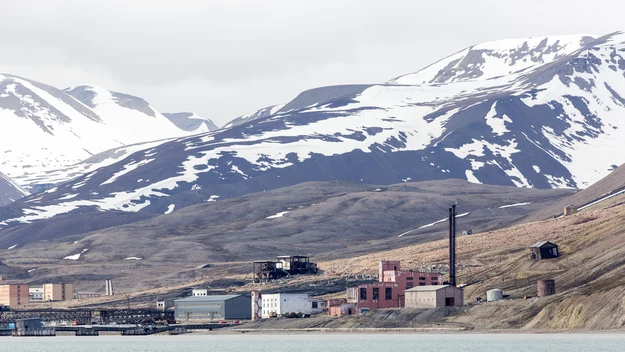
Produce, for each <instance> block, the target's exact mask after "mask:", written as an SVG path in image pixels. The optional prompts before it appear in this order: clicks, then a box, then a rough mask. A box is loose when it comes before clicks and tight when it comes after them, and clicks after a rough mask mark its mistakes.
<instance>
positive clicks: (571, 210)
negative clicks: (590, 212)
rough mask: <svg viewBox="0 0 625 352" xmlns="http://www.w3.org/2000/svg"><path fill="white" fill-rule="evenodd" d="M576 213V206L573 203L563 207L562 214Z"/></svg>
mask: <svg viewBox="0 0 625 352" xmlns="http://www.w3.org/2000/svg"><path fill="white" fill-rule="evenodd" d="M575 213H577V207H576V206H574V205H567V206H566V207H564V216H569V215H573V214H575Z"/></svg>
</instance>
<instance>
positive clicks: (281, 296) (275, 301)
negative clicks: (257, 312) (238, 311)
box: [261, 293, 323, 318]
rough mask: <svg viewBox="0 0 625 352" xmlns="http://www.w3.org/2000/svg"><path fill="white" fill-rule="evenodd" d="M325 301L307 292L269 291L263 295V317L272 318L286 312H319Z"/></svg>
mask: <svg viewBox="0 0 625 352" xmlns="http://www.w3.org/2000/svg"><path fill="white" fill-rule="evenodd" d="M322 303H323V302H322V301H320V300H316V299H312V298H310V296H309V295H308V294H307V293H269V294H266V293H265V294H262V296H261V317H262V318H271V317H273V316H282V315H283V314H285V313H302V314H319V313H321V312H322V311H323V304H322Z"/></svg>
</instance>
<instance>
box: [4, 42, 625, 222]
mask: <svg viewBox="0 0 625 352" xmlns="http://www.w3.org/2000/svg"><path fill="white" fill-rule="evenodd" d="M624 55H625V35H623V34H621V33H614V34H610V35H606V36H603V37H596V36H590V35H579V36H564V37H545V38H530V39H519V40H506V41H498V42H492V43H485V44H481V45H477V46H473V47H470V48H467V49H465V50H463V51H461V52H458V53H456V54H454V55H452V56H450V57H448V58H446V59H443V60H441V61H439V62H438V63H435V64H433V65H431V66H429V67H427V68H425V69H423V70H421V71H418V72H416V73H413V74H408V75H404V76H401V77H398V78H395V79H393V80H391V81H389V82H387V83H384V84H372V85H345V86H334V87H323V88H317V89H312V90H309V91H306V92H303V93H301V94H300V95H299V96H298V97H296V98H295V99H294V100H292V101H291V102H289V103H288V104H286V105H285V106H284V107H281V108H280V109H278V110H277V111H274V112H273V113H269V114H267V115H266V116H265V117H261V118H257V119H252V120H249V121H247V122H244V123H242V124H239V125H237V126H234V127H231V128H228V129H222V130H219V131H216V132H212V133H207V134H200V135H196V136H190V137H184V138H179V139H176V140H172V141H170V142H167V143H164V144H161V145H158V146H156V147H153V148H150V149H147V150H141V151H138V152H136V153H134V154H132V155H130V156H129V157H127V158H126V159H124V160H123V161H120V162H117V163H115V164H112V165H109V166H107V167H104V168H102V169H99V170H96V171H94V172H90V173H88V174H87V175H84V176H82V177H79V178H78V179H76V180H75V181H74V182H72V183H69V184H65V185H62V186H60V187H58V188H57V189H53V190H50V191H48V192H47V193H45V194H43V195H37V196H32V197H30V198H25V199H23V200H20V201H18V202H16V203H14V204H13V206H12V207H11V209H12V211H11V212H7V211H5V212H4V213H6V214H8V215H6V216H4V217H2V218H0V227H1V226H3V225H2V221H4V224H5V225H4V226H8V225H10V224H11V223H16V222H27V221H34V220H37V219H41V218H45V217H50V216H53V215H54V214H59V213H68V212H72V211H88V210H96V209H100V210H107V209H117V210H126V211H142V212H153V213H163V212H170V211H172V210H174V209H179V208H180V207H183V206H187V205H189V204H193V203H198V202H202V201H211V200H218V199H223V198H226V197H232V196H237V195H242V194H246V193H250V192H259V191H263V190H268V189H275V188H279V187H284V186H288V185H293V184H297V183H300V182H304V181H326V180H335V179H343V180H350V181H355V182H363V183H370V184H392V183H397V182H400V181H411V180H412V181H420V180H436V179H449V178H461V179H467V180H469V181H471V182H479V183H487V184H497V185H516V186H519V187H535V188H575V187H577V188H584V187H586V186H588V185H590V184H592V183H593V182H595V181H597V180H599V179H601V178H602V177H603V176H605V175H606V174H607V173H608V172H609V171H610V170H611V169H613V168H615V167H616V165H620V164H622V163H623V162H625V154H623V153H622V152H621V150H622V148H623V147H624V146H625V142H624V141H625V118H623V116H625V98H624V97H625V58H624V57H625V56H624ZM9 213H10V214H9Z"/></svg>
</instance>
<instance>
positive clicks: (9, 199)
mask: <svg viewBox="0 0 625 352" xmlns="http://www.w3.org/2000/svg"><path fill="white" fill-rule="evenodd" d="M26 195H28V192H27V191H25V190H24V189H22V188H21V187H20V186H18V185H17V184H16V183H15V182H14V181H13V180H11V179H10V178H9V177H8V176H7V175H5V174H3V173H2V172H0V206H3V205H7V204H10V203H13V202H14V201H16V200H17V199H20V198H22V197H24V196H26Z"/></svg>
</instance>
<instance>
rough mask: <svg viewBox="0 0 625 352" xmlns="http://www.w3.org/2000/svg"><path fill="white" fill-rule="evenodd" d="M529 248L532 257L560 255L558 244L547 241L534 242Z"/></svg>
mask: <svg viewBox="0 0 625 352" xmlns="http://www.w3.org/2000/svg"><path fill="white" fill-rule="evenodd" d="M530 250H531V251H532V255H531V257H532V259H539V260H540V259H550V258H557V257H559V256H560V253H559V252H558V245H557V244H555V243H551V242H547V241H545V242H538V243H534V244H533V245H532V246H531V247H530Z"/></svg>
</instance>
